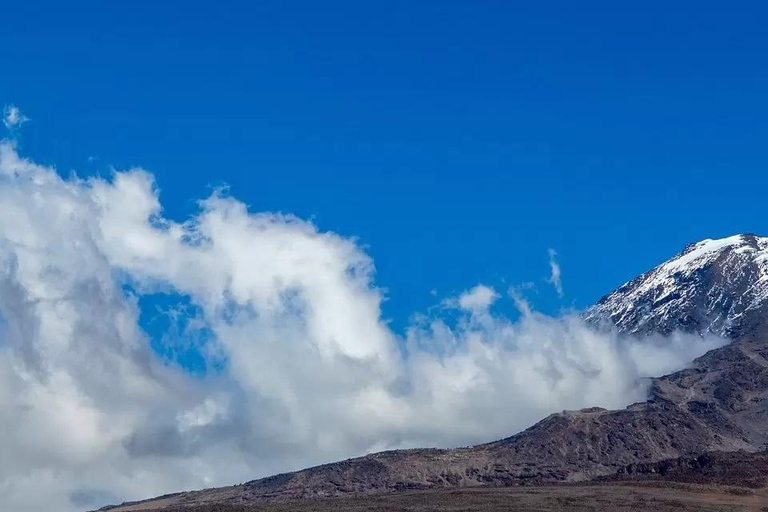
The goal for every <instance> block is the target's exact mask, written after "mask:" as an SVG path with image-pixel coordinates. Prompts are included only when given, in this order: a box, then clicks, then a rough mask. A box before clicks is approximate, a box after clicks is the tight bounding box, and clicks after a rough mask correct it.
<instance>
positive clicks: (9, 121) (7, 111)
mask: <svg viewBox="0 0 768 512" xmlns="http://www.w3.org/2000/svg"><path fill="white" fill-rule="evenodd" d="M27 121H29V118H28V117H27V116H25V115H24V114H22V113H21V110H19V107H17V106H15V105H6V106H5V107H4V108H3V124H4V125H5V127H6V128H8V129H9V130H11V129H13V128H16V127H17V126H19V125H22V124H24V123H26V122H27Z"/></svg>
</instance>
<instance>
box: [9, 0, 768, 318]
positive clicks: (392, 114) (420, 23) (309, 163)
mask: <svg viewBox="0 0 768 512" xmlns="http://www.w3.org/2000/svg"><path fill="white" fill-rule="evenodd" d="M252 4H253V3H250V2H248V3H246V2H240V3H235V2H217V3H216V4H199V3H189V2H184V3H181V2H151V3H148V2H131V3H124V4H122V5H117V4H116V3H113V2H110V3H105V2H94V3H92V4H86V3H78V2H75V3H67V4H66V5H65V4H63V3H59V2H49V3H46V2H43V3H40V2H14V3H11V4H9V5H5V6H4V7H3V10H4V16H3V17H4V19H5V22H4V24H3V25H4V26H3V30H2V31H0V44H2V47H3V48H4V49H5V52H4V58H3V65H2V66H3V76H2V79H1V80H0V103H4V104H7V103H13V104H15V105H18V106H19V107H20V108H21V109H22V110H23V111H24V113H25V114H26V115H27V116H28V117H29V118H31V120H32V121H31V122H30V123H28V124H26V125H25V126H24V127H23V129H22V130H21V132H20V133H19V148H20V151H21V152H22V153H23V154H28V155H32V156H34V158H35V159H37V160H39V161H42V162H46V163H50V164H55V165H56V166H57V168H58V169H59V171H60V172H62V173H64V174H66V173H68V172H69V170H70V169H76V170H77V171H78V172H79V173H83V174H89V173H102V174H108V173H109V172H110V171H109V169H110V167H112V166H114V167H116V168H121V169H123V168H127V167H130V166H134V165H138V166H142V167H145V168H147V169H149V170H150V171H152V172H153V173H154V174H155V175H156V178H157V181H158V184H159V186H160V188H161V189H162V200H163V204H164V206H165V209H166V215H167V216H169V217H172V218H176V219H183V218H185V217H186V216H188V215H190V214H191V213H192V212H194V210H195V209H196V206H195V200H197V199H199V198H201V197H204V196H205V195H207V194H208V193H210V191H211V189H212V187H215V186H219V185H221V184H228V185H229V186H230V187H231V193H232V194H233V195H234V196H236V197H237V198H239V199H241V200H243V201H245V202H246V203H248V204H249V205H250V206H251V208H252V209H253V210H254V211H283V212H290V213H294V214H296V215H299V216H300V217H302V218H308V219H313V220H314V222H315V223H316V224H317V225H318V226H319V228H320V229H322V230H331V231H335V232H338V233H340V234H342V235H344V236H355V237H358V239H359V240H360V242H361V243H362V244H363V245H365V246H366V247H367V251H368V252H369V253H370V254H371V255H372V257H373V258H374V261H375V264H376V267H377V270H378V273H377V284H378V285H379V286H381V287H383V288H385V289H386V290H387V292H386V295H387V297H388V299H389V300H388V301H387V302H385V303H384V305H383V308H384V314H385V316H386V317H387V318H389V319H391V320H392V321H393V325H394V326H395V328H396V330H397V329H402V326H404V325H405V323H406V321H407V319H408V317H409V316H410V315H411V314H413V313H414V312H417V311H424V310H425V309H426V308H428V307H429V306H430V305H432V304H434V303H435V302H436V300H437V299H436V298H435V297H434V296H433V295H432V294H431V292H432V291H433V290H435V291H437V293H438V295H439V296H441V297H442V296H445V295H451V294H455V293H457V292H459V291H461V290H464V289H467V288H469V287H471V286H473V285H474V284H476V283H478V282H482V283H487V284H490V285H493V286H496V287H497V288H499V289H503V288H504V287H505V286H508V285H517V284H519V283H522V282H527V281H534V282H535V283H536V285H537V288H538V290H539V292H538V293H537V294H535V295H533V296H532V297H533V302H534V303H535V304H536V306H537V307H539V308H541V309H543V310H545V311H548V312H552V311H556V310H558V309H559V308H563V307H574V306H575V307H577V308H581V307H584V306H586V305H588V304H590V303H592V302H594V301H595V300H597V299H598V298H599V297H600V296H601V295H602V294H603V293H606V292H608V291H610V290H611V289H612V288H614V287H616V286H617V285H619V284H621V283H622V282H623V281H625V280H627V279H629V278H631V277H633V276H634V275H636V274H637V273H639V272H641V271H643V270H646V269H648V268H649V267H650V266H652V265H653V264H655V263H658V262H659V261H661V260H663V259H666V258H667V257H669V256H671V255H672V254H673V253H675V252H677V251H679V250H680V249H681V248H682V247H683V246H684V245H685V244H686V243H689V242H692V241H696V240H699V239H702V238H707V237H720V236H725V235H728V234H732V233H735V232H747V231H751V232H757V233H761V232H762V233H765V229H764V224H765V222H766V219H765V190H766V189H767V188H768V178H767V177H766V172H765V169H766V164H767V163H768V144H766V140H767V138H766V136H767V135H768V124H767V123H766V121H765V120H766V119H768V100H766V95H765V91H766V90H768V68H767V67H766V61H765V50H766V48H768V34H767V33H766V31H765V30H764V23H763V22H764V20H765V15H766V14H767V13H766V8H765V7H762V6H761V5H760V4H759V3H757V2H755V3H752V4H751V5H750V4H748V3H745V4H740V5H739V7H738V8H737V7H733V8H731V9H728V10H725V9H723V4H722V3H714V2H695V3H694V2H690V3H689V2H678V3H675V6H672V7H671V6H669V5H668V3H661V2H650V3H643V4H642V5H640V4H637V5H636V6H628V5H626V4H625V3H617V2H605V3H586V4H585V3H579V4H578V5H576V3H573V2H537V3H535V5H527V6H524V5H521V4H522V3H511V2H398V1H391V2H386V3H380V4H371V3H368V2H324V3H319V2H258V5H252ZM514 4H518V5H514ZM549 248H554V249H556V250H557V251H558V254H559V258H560V262H561V264H562V267H563V283H564V288H565V296H564V297H563V298H562V299H560V298H558V296H557V294H556V293H555V291H554V290H553V289H552V288H551V287H549V286H548V285H547V284H546V282H545V279H546V277H547V276H548V274H549V268H548V263H547V250H548V249H549Z"/></svg>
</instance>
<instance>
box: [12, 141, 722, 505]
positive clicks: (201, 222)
mask: <svg viewBox="0 0 768 512" xmlns="http://www.w3.org/2000/svg"><path fill="white" fill-rule="evenodd" d="M373 278H374V265H373V261H372V260H371V258H370V256H369V255H368V254H366V253H365V252H364V251H363V250H362V249H361V248H360V247H359V246H358V245H357V244H356V243H355V241H354V240H351V239H348V238H344V237H342V236H339V235H337V234H334V233H329V232H323V231H320V230H319V229H318V228H317V227H316V226H314V225H313V224H311V223H309V222H306V221H304V220H301V219H299V218H296V217H293V216H290V215H283V214H275V213H254V212H250V211H248V209H247V208H246V206H245V205H244V204H243V203H241V202H239V201H237V200H235V199H233V198H231V197H227V196H225V195H223V194H222V193H217V194H214V195H212V196H211V197H208V198H207V199H204V200H202V201H201V202H200V207H199V211H198V212H197V214H196V215H194V216H193V217H192V218H189V219H187V220H185V221H182V222H179V221H176V220H173V219H169V218H166V217H164V215H163V209H162V205H161V202H160V198H159V195H158V191H157V189H156V186H155V184H154V180H153V177H152V175H151V174H149V173H148V172H146V171H144V170H142V169H131V170H128V171H124V172H116V173H115V174H114V175H113V176H111V177H110V178H109V179H102V178H89V179H80V178H77V177H70V178H67V179H64V178H62V177H60V176H59V175H57V174H56V172H55V171H54V170H53V169H51V168H48V167H44V166H41V165H38V164H36V163H34V162H32V161H30V160H27V159H24V158H22V157H21V156H20V155H19V154H18V152H17V151H16V149H15V148H14V146H13V145H12V144H10V143H7V142H5V143H2V144H0V431H1V432H3V436H1V437H0V452H1V453H3V457H0V509H2V510H13V511H15V512H27V511H38V510H50V509H52V508H55V509H56V510H60V511H64V512H69V511H75V510H82V509H83V508H93V507H98V506H101V505H104V504H105V502H106V501H120V500H124V499H137V498H143V497H148V496H152V495H157V494H161V493H165V492H169V491H174V490H180V489H190V488H199V487H208V486H213V485H224V484H229V483H234V482H239V481H245V480H249V479H252V478H256V477H259V476H264V475H267V474H271V473H275V472H278V471H286V470H291V469H297V468H300V467H304V466H307V465H310V464H316V463H320V462H327V461H331V460H336V459H340V458H344V457H349V456H354V455H360V454H363V453H365V452H369V451H374V450H379V449H386V448H399V447H409V446H456V445H466V444H471V443H476V442H481V441H487V440H491V439H494V438H498V437H501V436H507V435H510V434H512V433H514V432H516V431H518V430H520V429H522V428H525V427H527V426H528V425H530V424H531V423H532V422H534V421H536V420H537V419H539V418H541V417H542V416H544V415H546V414H549V413H551V412H553V411H559V410H562V409H572V408H579V407H585V406H592V405H600V406H605V407H620V406H623V405H626V404H628V403H630V402H633V401H636V400H640V399H642V398H643V397H644V395H645V392H646V389H645V388H644V385H643V384H642V380H641V378H642V377H646V376H651V375H657V374H660V373H665V372H668V371H671V370H674V369H676V368H680V367H682V366H684V365H685V364H686V363H687V362H688V361H690V360H691V359H693V358H694V357H696V356H697V355H700V354H702V353H704V352H705V351H707V350H709V349H711V348H714V347H715V346H717V345H718V344H720V343H722V340H718V339H709V338H705V339H701V338H698V337H683V336H674V337H671V338H657V339H655V338H649V339H644V340H637V339H633V338H626V337H620V336H617V335H616V334H614V333H605V332H602V333H599V332H595V331H593V330H591V329H590V328H589V327H588V326H586V325H585V324H584V322H582V320H581V319H580V318H578V317H577V316H565V317H558V318H552V317H548V316H545V315H541V314H539V313H536V312H535V311H532V310H530V308H529V309H527V310H526V311H525V314H523V315H522V317H521V319H520V320H518V321H512V320H510V319H509V318H507V317H506V316H504V315H501V314H495V313H493V312H492V311H491V310H490V306H491V304H492V303H493V302H494V301H496V300H501V298H500V296H499V294H498V293H497V292H496V291H495V290H494V289H493V288H491V287H489V286H484V285H479V286H476V287H474V288H472V289H470V290H469V291H467V292H465V293H463V294H460V295H459V296H458V297H454V298H452V299H450V300H449V301H446V302H445V305H446V306H445V307H443V308H439V309H437V310H436V312H434V314H429V315H420V316H417V317H416V318H417V319H416V320H415V321H414V323H413V324H412V325H411V326H410V327H409V328H408V329H407V332H406V333H405V334H404V335H402V336H399V335H397V334H396V333H394V332H392V331H391V330H390V328H389V327H388V326H387V325H386V323H385V322H383V321H382V318H381V302H382V298H383V297H382V293H381V291H380V290H379V289H377V288H376V286H375V284H374V281H373ZM149 293H166V294H169V295H171V296H179V297H183V298H184V300H185V301H187V302H188V303H189V304H191V305H192V306H194V308H195V310H196V313H195V315H196V316H195V321H196V322H197V323H199V324H200V328H204V329H206V331H207V332H209V333H210V338H211V340H210V341H209V342H208V343H207V344H206V345H205V347H204V350H203V349H201V350H203V355H204V357H207V358H210V359H215V360H216V361H220V362H221V365H220V370H218V371H214V372H210V373H208V374H206V375H203V376H192V375H190V374H189V373H188V372H186V371H184V370H183V369H182V368H180V367H179V366H178V365H176V364H173V363H169V362H168V361H163V360H161V358H160V357H159V356H158V355H157V354H156V353H155V352H154V351H153V350H152V349H151V348H150V340H149V339H148V336H147V334H146V333H144V332H143V331H142V329H141V328H140V326H139V323H138V320H139V313H140V311H139V298H140V297H141V296H142V295H144V294H149ZM177 311H178V310H177ZM173 339H174V337H171V338H170V339H169V341H168V343H173V342H174V341H173ZM182 342H183V340H180V341H179V343H182ZM662 361H663V363H662Z"/></svg>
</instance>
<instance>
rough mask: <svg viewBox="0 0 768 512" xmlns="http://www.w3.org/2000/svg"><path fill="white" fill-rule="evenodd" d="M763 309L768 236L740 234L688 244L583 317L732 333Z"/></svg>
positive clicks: (625, 327)
mask: <svg viewBox="0 0 768 512" xmlns="http://www.w3.org/2000/svg"><path fill="white" fill-rule="evenodd" d="M767 312H768V238H765V237H758V236H755V235H752V234H744V235H734V236H730V237H727V238H721V239H718V240H711V239H707V240H703V241H701V242H698V243H695V244H690V245H688V246H687V247H685V249H684V250H683V251H682V252H681V253H680V254H678V255H677V256H675V257H674V258H672V259H670V260H668V261H666V262H664V263H662V264H661V265H659V266H657V267H655V268H653V269H651V270H650V271H648V272H646V273H644V274H642V275H640V276H639V277H637V278H635V279H633V280H632V281H630V282H628V283H626V284H624V285H622V286H621V287H619V288H618V289H617V290H615V291H614V292H612V293H610V294H608V295H606V296H605V297H603V298H602V299H600V301H599V302H598V303H597V304H596V305H595V306H593V307H592V308H590V309H589V310H587V312H586V314H585V317H586V319H587V320H589V321H591V322H594V323H598V322H603V321H607V322H610V323H613V324H615V325H616V326H617V327H618V328H619V330H621V331H624V332H630V333H649V332H661V333H669V332H671V331H674V330H684V331H689V332H701V333H703V332H712V333H715V334H719V335H723V336H733V335H735V334H739V333H742V332H744V331H745V330H746V329H749V328H751V327H753V326H754V325H755V324H756V323H757V322H758V321H760V320H761V319H762V317H763V316H765V315H764V314H765V313H767Z"/></svg>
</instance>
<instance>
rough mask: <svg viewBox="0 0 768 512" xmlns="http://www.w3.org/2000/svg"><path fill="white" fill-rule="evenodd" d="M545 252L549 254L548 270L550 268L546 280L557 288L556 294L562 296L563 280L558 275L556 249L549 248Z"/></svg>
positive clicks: (558, 267) (558, 265) (558, 266)
mask: <svg viewBox="0 0 768 512" xmlns="http://www.w3.org/2000/svg"><path fill="white" fill-rule="evenodd" d="M547 253H548V254H549V270H550V275H549V279H548V280H547V282H549V283H550V284H551V285H552V286H554V287H555V290H557V295H558V296H560V297H562V296H563V281H562V278H561V276H560V264H559V263H558V262H557V251H555V250H554V249H549V250H548V251H547Z"/></svg>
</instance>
